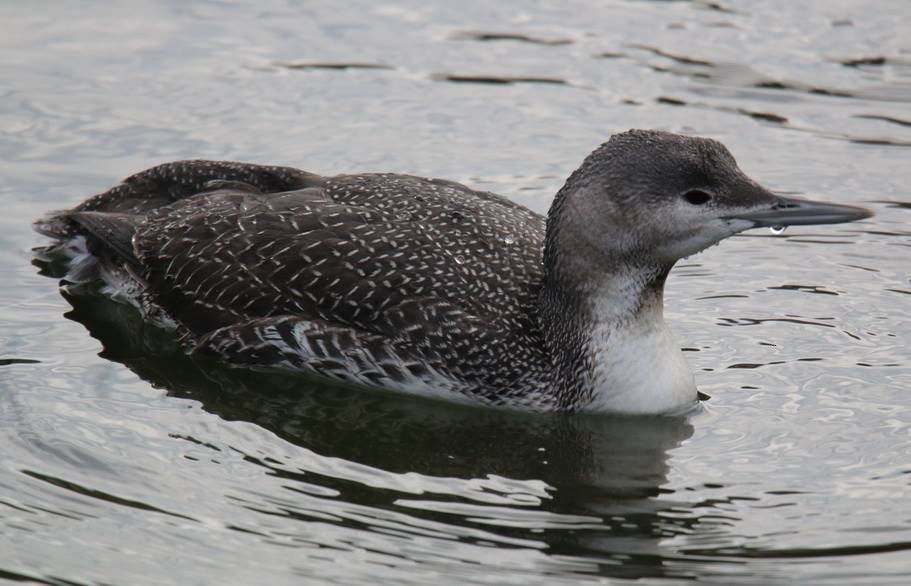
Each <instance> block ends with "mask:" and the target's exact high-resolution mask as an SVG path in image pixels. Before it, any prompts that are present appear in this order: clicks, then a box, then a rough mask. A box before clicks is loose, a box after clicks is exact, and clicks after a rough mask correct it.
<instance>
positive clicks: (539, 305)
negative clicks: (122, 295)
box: [39, 131, 859, 411]
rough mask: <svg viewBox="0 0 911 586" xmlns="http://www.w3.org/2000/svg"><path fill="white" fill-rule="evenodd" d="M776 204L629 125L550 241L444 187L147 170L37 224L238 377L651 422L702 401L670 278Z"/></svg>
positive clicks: (685, 141)
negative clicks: (239, 369) (672, 309)
mask: <svg viewBox="0 0 911 586" xmlns="http://www.w3.org/2000/svg"><path fill="white" fill-rule="evenodd" d="M694 193H697V194H702V195H699V196H698V197H696V196H692V194H694ZM703 195H704V196H706V197H708V200H706V201H696V200H699V199H702V196H703ZM687 198H689V199H690V200H692V201H688V200H687ZM784 201H785V200H782V199H781V198H777V197H776V196H774V195H772V194H770V193H768V192H767V191H765V190H764V189H762V188H761V187H759V186H758V185H757V184H755V183H754V182H752V181H751V180H750V179H748V178H747V177H746V176H744V175H743V173H742V172H741V171H740V170H739V169H738V168H737V166H736V163H735V162H734V160H733V158H732V157H731V156H730V154H729V153H728V152H727V150H726V149H725V148H724V147H723V146H721V145H720V144H719V143H717V142H714V141H710V140H706V139H699V138H691V137H681V136H677V135H671V134H667V133H659V132H649V131H631V132H628V133H624V134H621V135H617V136H615V137H613V138H612V139H611V140H610V141H609V142H607V143H605V144H604V145H602V146H601V147H600V148H599V149H597V150H596V151H595V152H594V153H592V154H591V155H590V156H589V157H588V158H587V159H586V160H585V162H584V163H583V165H582V167H580V168H579V169H578V170H577V171H576V172H575V173H573V175H572V176H571V177H570V178H569V180H568V181H567V183H566V185H565V186H564V187H563V189H561V191H560V192H559V193H558V194H557V197H556V199H555V201H554V204H553V207H552V209H551V212H550V214H549V217H548V219H547V228H546V236H545V220H544V218H542V217H541V216H539V215H537V214H534V213H532V212H530V211H529V210H527V209H525V208H523V207H521V206H519V205H517V204H514V203H512V202H510V201H508V200H506V199H504V198H502V197H500V196H497V195H494V194H492V193H487V192H480V191H474V190H472V189H469V188H467V187H465V186H464V185H460V184H458V183H453V182H450V181H442V180H438V179H424V178H420V177H413V176H409V175H394V174H373V173H371V174H359V175H338V176H334V177H322V176H319V175H314V174H311V173H306V172H303V171H299V170H297V169H292V168H287V167H272V166H259V165H248V164H238V163H225V162H213V161H183V162H177V163H168V164H164V165H160V166H157V167H154V168H151V169H149V170H147V171H144V172H142V173H139V174H137V175H134V176H132V177H129V178H128V179H126V180H125V181H124V182H123V183H122V184H120V185H118V186H116V187H114V188H112V189H111V190H109V191H107V192H105V193H102V194H100V195H97V196H95V197H92V198H90V199H89V200H87V201H86V202H84V203H83V204H81V205H79V206H77V207H76V208H74V209H73V210H70V211H65V212H61V213H58V214H55V215H53V216H51V217H49V218H48V219H47V220H44V221H43V222H41V223H39V230H41V231H43V232H44V233H46V234H49V235H52V236H55V237H57V238H60V239H66V238H72V237H74V236H79V235H82V236H85V237H87V240H88V246H89V250H90V251H91V252H92V253H93V258H94V259H97V260H100V263H99V264H98V268H99V270H100V271H101V273H100V275H101V278H103V279H107V280H112V279H113V280H117V281H119V282H121V283H123V282H128V283H130V284H131V286H130V288H131V290H132V291H134V293H135V297H136V298H137V301H136V302H137V305H139V306H140V307H143V308H145V309H146V310H147V311H148V312H149V313H150V314H160V315H163V316H167V321H168V322H173V324H174V325H175V326H176V328H177V329H178V331H179V332H180V334H181V335H182V336H183V337H184V339H185V340H186V341H187V343H188V345H189V347H190V348H192V350H193V351H195V352H206V353H210V354H214V355H217V356H219V357H220V358H222V359H224V360H225V361H227V362H229V363H231V364H234V365H238V366H245V367H258V368H259V367H266V368H272V367H274V368H283V369H290V370H301V371H308V372H315V373H319V374H322V375H325V376H330V377H333V378H338V379H343V380H349V381H355V382H360V383H365V384H370V385H374V386H380V387H388V388H393V389H397V390H403V391H406V392H414V393H421V394H431V395H437V396H445V397H448V398H456V399H458V398H462V399H468V400H475V401H480V402H482V403H486V404H491V405H505V406H510V407H517V408H528V409H535V410H578V409H593V410H622V411H663V410H666V409H668V408H673V407H676V406H680V405H682V404H685V403H686V402H687V401H690V400H692V399H694V398H695V387H694V385H693V383H692V377H691V375H690V374H689V371H688V369H685V368H684V367H682V366H681V365H682V364H683V363H682V360H681V359H679V358H678V357H677V356H676V355H674V352H676V353H678V354H679V348H676V347H675V346H674V344H673V342H672V338H671V337H668V336H669V333H667V332H666V328H664V323H663V321H662V320H661V292H662V288H663V283H664V279H665V277H666V275H667V273H668V271H669V270H670V268H671V266H672V265H673V263H674V262H675V261H676V260H677V259H678V258H680V257H682V256H684V255H687V254H692V253H693V252H696V251H698V250H700V249H702V248H704V247H705V246H707V245H709V244H712V243H714V242H717V241H718V240H720V239H721V238H724V237H726V236H729V235H730V234H733V233H735V232H737V231H740V230H743V229H746V228H749V227H752V226H753V225H756V224H757V223H759V222H758V221H756V220H753V219H751V218H750V217H749V214H750V213H754V214H755V213H757V211H758V212H763V211H765V212H768V210H773V209H784V208H785V207H787V206H786V205H785V204H783V203H782V202H784ZM694 202H695V203H694ZM776 206H777V207H776ZM835 207H837V206H828V207H827V208H826V209H827V210H831V209H833V208H835ZM690 208H692V209H690ZM845 209H847V208H845ZM851 209H853V210H855V212H854V215H853V216H851V217H850V218H848V217H847V216H845V217H840V218H839V219H836V220H831V219H830V220H827V221H846V220H847V219H857V218H858V217H859V216H858V213H859V212H857V211H856V208H851ZM737 214H740V215H739V216H738V215H737ZM781 223H783V224H787V223H788V221H787V218H783V219H782V221H781ZM799 223H813V222H806V221H805V222H799ZM115 277H116V278H115ZM611 344H615V345H617V344H628V345H629V346H630V348H632V350H630V352H632V353H634V354H636V355H635V356H632V355H629V357H628V358H624V356H627V355H628V354H629V353H628V352H626V351H624V350H623V349H622V348H618V347H613V346H612V345H611ZM652 346H654V347H655V349H654V351H652V350H644V353H645V354H646V356H641V354H643V350H642V348H650V347H652ZM648 359H651V360H653V361H657V362H656V363H654V364H651V365H650V366H648V365H644V364H639V363H638V361H641V360H648ZM627 362H629V363H630V365H632V366H630V365H627V364H626V363H627ZM605 365H608V366H610V365H614V366H610V369H608V370H605V368H606V366H605ZM649 368H651V369H652V370H654V369H658V370H661V369H664V370H665V371H666V372H665V373H664V374H660V375H650V374H648V369H649ZM684 371H685V372H684ZM656 377H657V378H656ZM622 385H633V386H635V385H640V386H642V385H644V386H647V387H649V388H645V389H626V388H619V386H622ZM665 387H667V388H665Z"/></svg>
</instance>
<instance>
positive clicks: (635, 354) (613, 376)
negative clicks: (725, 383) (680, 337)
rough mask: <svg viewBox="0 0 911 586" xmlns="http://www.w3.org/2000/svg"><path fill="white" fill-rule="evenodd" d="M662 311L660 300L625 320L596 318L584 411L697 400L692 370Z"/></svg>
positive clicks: (644, 409) (675, 405)
mask: <svg viewBox="0 0 911 586" xmlns="http://www.w3.org/2000/svg"><path fill="white" fill-rule="evenodd" d="M661 313H662V312H661V306H660V303H659V304H658V306H657V307H656V308H654V309H651V310H648V311H644V312H642V313H641V314H639V315H638V316H637V317H636V319H633V320H630V321H625V322H620V324H618V322H616V321H613V320H609V321H605V322H598V323H596V324H595V327H594V331H593V335H592V338H591V345H590V348H591V354H592V355H591V359H592V364H593V368H592V372H591V384H592V387H593V389H594V393H593V399H592V402H591V403H590V404H589V405H587V406H586V407H585V410H586V411H601V412H603V411H613V412H623V413H667V412H670V411H677V410H680V409H682V408H685V407H687V406H689V405H691V404H693V403H695V402H696V400H697V391H696V381H695V379H694V378H693V372H692V370H690V367H689V366H688V365H687V363H686V360H685V359H684V357H683V352H681V350H680V344H679V342H678V341H677V337H676V336H675V335H674V333H673V332H671V331H670V329H669V328H668V327H667V324H666V323H665V322H664V318H663V317H662V315H661Z"/></svg>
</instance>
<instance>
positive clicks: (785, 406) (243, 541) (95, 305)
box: [0, 0, 911, 584]
mask: <svg viewBox="0 0 911 586" xmlns="http://www.w3.org/2000/svg"><path fill="white" fill-rule="evenodd" d="M909 22H911V4H909V3H908V2H905V1H904V0H894V1H881V2H877V3H875V4H872V5H871V3H869V2H861V1H859V0H858V1H854V2H851V1H846V0H838V1H828V0H816V1H813V2H802V3H797V2H785V1H783V0H782V1H770V2H762V3H759V2H747V1H745V0H744V1H732V0H721V2H718V3H704V2H644V1H643V2H620V1H594V0H588V1H584V0H579V1H574V2H566V3H564V2H544V1H541V2H499V3H489V2H481V1H474V0H467V1H462V2H458V3H442V2H440V3H428V2H419V1H417V0H394V1H392V2H388V3H377V2H367V1H364V2H346V3H342V2H337V3H329V2H326V3H317V2H290V1H286V2H281V1H278V0H275V1H266V2H259V3H252V2H251V3H234V2H218V1H214V0H213V1H209V2H194V3H184V2H178V1H176V0H175V1H171V2H157V3H148V4H144V5H140V4H139V3H134V2H126V1H124V2H101V1H95V0H87V1H85V2H79V3H74V2H41V3H29V4H26V3H13V2H7V3H3V4H0V133H2V134H0V201H2V203H3V206H4V207H3V209H4V213H3V215H2V217H0V446H2V456H0V580H2V579H4V578H5V579H8V580H26V581H33V582H48V583H61V584H62V583H66V584H226V583H230V584H301V583H314V584H323V583H338V584H361V583H375V584H427V583H440V584H449V583H458V584H474V583H487V584H512V583H522V584H529V583H535V584H537V583H541V584H561V583H567V584H568V583H588V582H591V583H606V582H610V583H617V582H623V581H625V580H631V581H632V580H637V581H639V582H640V583H668V582H671V583H673V582H686V581H691V580H700V581H704V582H716V583H719V584H748V583H749V584H772V583H780V584H793V583H800V584H851V583H863V584H875V583H891V584H906V583H908V580H909V579H911V578H909V577H911V553H909V550H911V486H909V484H911V407H909V406H911V351H909V346H911V317H909V315H911V281H909V272H911V228H909V220H911V164H909V162H911V149H909V147H911V35H909V34H908V23H909ZM508 35H523V36H518V37H516V36H513V37H508ZM327 64H330V65H331V64H335V65H338V64H349V65H350V64H360V65H371V66H382V67H348V68H339V67H326V65H327ZM507 82H508V83H507ZM630 127H642V128H661V129H667V130H672V131H678V132H693V133H697V134H700V135H705V136H711V137H714V138H718V139H720V140H721V141H723V142H724V143H725V144H727V145H728V146H729V147H730V149H731V150H732V151H733V152H734V154H735V155H736V156H737V158H738V160H739V161H740V163H741V166H742V167H743V168H744V169H745V170H746V171H747V172H748V173H749V174H751V175H752V176H754V177H756V178H757V179H759V180H761V181H762V182H764V183H765V184H767V185H768V186H770V187H772V188H775V189H779V190H784V191H791V192H796V193H805V194H807V195H811V196H816V197H821V198H826V199H830V200H832V201H837V202H845V203H860V204H862V205H866V206H868V207H871V208H873V209H874V210H875V211H876V213H877V216H876V217H875V218H873V219H871V220H868V221H865V222H862V223H858V224H850V225H844V226H831V227H815V228H801V229H793V228H792V229H789V230H788V231H787V232H786V233H785V235H783V236H778V237H773V236H771V235H770V234H768V233H767V232H762V233H755V234H750V235H746V236H742V237H737V238H733V239H731V240H729V241H727V242H725V243H723V244H722V245H721V246H720V247H718V248H713V249H712V250H710V251H707V252H706V253H703V254H701V255H699V256H697V257H694V258H691V259H687V260H686V261H684V262H682V263H680V265H679V266H678V267H677V269H675V271H674V272H673V273H672V276H671V278H670V280H669V283H668V290H667V313H668V317H669V319H670V321H671V322H672V324H673V327H674V328H675V329H676V330H677V332H678V333H679V335H680V337H681V339H682V340H683V341H684V345H685V346H686V347H687V349H688V350H690V352H689V353H688V357H689V358H690V361H691V363H692V366H693V368H694V370H695V371H696V372H697V376H698V381H699V383H700V387H701V389H702V390H703V391H704V392H706V393H708V394H710V395H712V399H711V400H710V401H708V402H707V403H705V405H704V407H703V408H702V409H701V410H700V411H699V412H697V413H694V414H692V415H690V416H688V417H686V418H610V417H548V416H529V415H522V414H514V413H501V412H491V411H485V410H480V409H469V408H460V407H455V406H452V405H448V404H440V403H434V402H430V401H422V400H418V399H412V398H406V397H397V396H391V395H386V394H382V393H372V392H364V391H360V390H357V389H344V388H335V387H328V386H323V387H321V386H318V385H313V384H311V383H306V382H301V381H300V380H297V379H292V378H286V377H262V376H249V375H239V374H236V373H234V374H232V373H229V372H224V371H221V370H219V369H217V368H204V369H200V368H199V367H198V366H197V365H194V364H192V363H191V362H189V361H188V360H186V359H185V358H184V357H182V356H181V355H180V354H179V353H178V352H176V351H175V350H174V348H173V347H172V345H171V344H170V340H169V339H168V338H167V337H166V336H162V335H160V333H158V332H156V331H154V330H150V329H149V328H148V327H144V326H143V325H142V324H141V323H138V322H137V321H136V320H135V316H132V314H130V313H129V312H124V311H123V309H122V308H121V307H120V306H117V305H113V304H111V303H109V302H104V301H93V300H91V299H77V300H74V304H75V308H73V307H71V305H70V303H68V302H67V301H66V300H65V299H64V298H63V297H61V296H60V294H59V293H58V291H57V286H56V281H55V280H53V279H50V278H47V277H45V276H42V275H40V274H39V270H38V268H36V267H35V266H33V265H32V258H33V252H32V249H33V248H34V247H37V246H40V245H41V244H43V243H44V242H45V241H44V240H42V238H41V237H39V236H38V235H36V234H34V233H33V232H32V231H31V229H30V222H31V221H32V220H33V219H34V218H36V217H38V216H39V215H40V214H41V213H43V212H45V211H47V210H50V209H54V208H60V207H66V206H70V205H73V204H75V203H76V202H78V201H79V200H81V199H82V198H83V197H85V196H87V195H90V194H93V193H96V192H99V191H101V190H104V189H106V188H107V187H109V186H111V185H112V184H114V183H115V182H117V181H119V180H120V179H121V178H123V177H125V176H126V175H128V174H130V173H132V172H135V171H138V170H140V169H143V168H145V167H148V166H151V165H153V164H156V163H160V162H163V161H167V160H174V159H181V158H216V159H235V160H243V161H249V162H261V163H276V164H287V165H293V166H298V167H301V168H305V169H309V170H312V171H317V172H321V173H325V174H329V173H333V172H342V171H354V170H389V171H399V172H409V173H415V174H421V175H430V176H438V177H445V178H449V179H454V180H459V181H464V182H466V183H469V184H470V185H473V186H476V187H480V188H483V189H489V190H492V191H496V192H500V193H503V194H505V195H507V196H509V197H511V198H513V199H515V200H516V201H519V202H521V203H523V204H525V205H528V206H530V207H531V208H533V209H535V210H537V211H542V212H543V211H545V210H546V209H547V207H548V204H549V202H550V199H551V197H552V194H553V193H554V192H555V191H556V190H557V189H558V188H559V186H560V185H561V183H562V181H563V178H564V177H566V176H567V175H568V174H569V173H570V172H571V171H572V170H573V169H574V168H575V167H576V166H577V165H578V164H579V162H581V160H582V158H583V157H584V156H585V155H586V154H587V153H588V152H589V151H590V150H592V149H593V148H594V147H595V146H596V145H597V144H599V143H600V142H602V141H603V140H605V139H606V138H607V137H608V136H609V135H610V134H611V133H612V132H615V131H619V130H624V129H627V128H630ZM83 324H84V325H83ZM87 329H88V331H87Z"/></svg>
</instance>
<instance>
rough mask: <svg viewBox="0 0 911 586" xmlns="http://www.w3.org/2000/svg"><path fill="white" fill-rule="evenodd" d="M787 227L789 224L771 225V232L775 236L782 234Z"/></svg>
mask: <svg viewBox="0 0 911 586" xmlns="http://www.w3.org/2000/svg"><path fill="white" fill-rule="evenodd" d="M785 228H787V226H771V227H769V232H771V233H772V234H774V235H775V236H778V235H779V234H781V233H782V232H784V231H785Z"/></svg>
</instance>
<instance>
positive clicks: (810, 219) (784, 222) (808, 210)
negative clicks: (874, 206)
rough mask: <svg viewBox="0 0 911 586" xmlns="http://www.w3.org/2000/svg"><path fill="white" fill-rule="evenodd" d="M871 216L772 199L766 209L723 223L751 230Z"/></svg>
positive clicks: (844, 208)
mask: <svg viewBox="0 0 911 586" xmlns="http://www.w3.org/2000/svg"><path fill="white" fill-rule="evenodd" d="M872 215H873V212H871V211H870V210H868V209H865V208H861V207H857V206H849V205H842V204H835V203H824V202H816V201H808V200H805V199H794V198H790V197H779V196H775V200H774V201H773V202H772V205H770V206H769V207H767V208H765V209H759V210H753V211H749V212H744V213H738V214H732V215H730V216H726V217H725V218H724V219H726V220H746V221H749V222H753V228H762V227H771V226H808V225H812V224H841V223H842V222H853V221H855V220H863V219H864V218H869V217H870V216H872Z"/></svg>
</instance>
